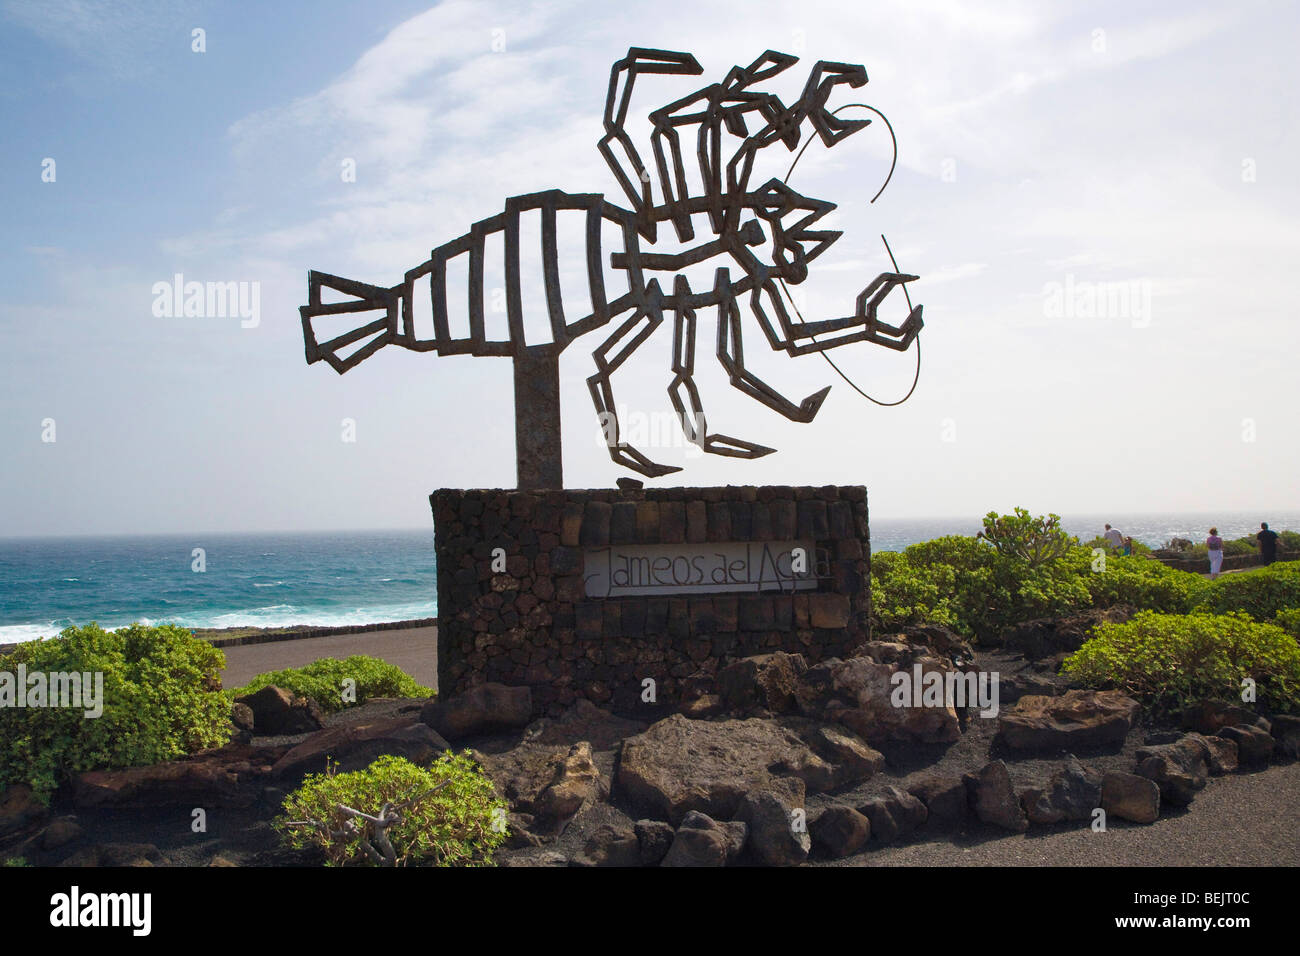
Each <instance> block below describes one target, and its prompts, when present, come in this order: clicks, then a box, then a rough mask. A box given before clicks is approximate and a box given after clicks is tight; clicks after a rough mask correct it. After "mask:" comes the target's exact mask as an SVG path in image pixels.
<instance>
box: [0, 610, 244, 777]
mask: <svg viewBox="0 0 1300 956" xmlns="http://www.w3.org/2000/svg"><path fill="white" fill-rule="evenodd" d="M19 665H24V666H25V668H26V672H27V673H28V674H29V675H31V674H33V673H36V672H41V673H46V674H48V673H51V672H64V673H67V672H77V673H86V672H89V673H90V674H92V675H94V674H102V675H103V691H102V698H101V700H100V704H101V705H102V707H103V713H102V714H101V715H100V716H99V717H86V716H85V713H86V710H87V709H90V708H86V707H80V708H72V707H48V706H47V707H28V708H17V707H0V789H2V788H3V787H4V786H6V785H8V784H11V783H26V784H28V785H30V786H31V788H32V790H33V791H34V792H36V793H37V794H39V795H41V796H42V797H48V796H49V794H50V793H51V792H53V791H54V789H55V788H56V787H57V786H58V785H59V784H60V783H62V782H63V781H65V780H67V779H68V778H70V777H71V776H73V775H75V774H77V773H80V772H81V771H83V770H96V769H102V768H109V767H132V766H139V765H144V764H151V763H157V762H159V761H162V760H169V759H172V758H174V757H179V756H182V755H183V754H187V753H193V752H194V751H196V750H201V749H204V748H207V747H215V746H220V745H222V744H224V743H226V741H227V740H228V739H229V732H230V703H229V701H228V700H227V699H226V697H225V696H224V695H223V694H222V693H221V690H220V688H221V682H220V679H219V677H218V675H219V674H220V672H221V669H222V668H223V667H224V666H225V655H223V654H222V653H221V651H220V650H218V649H217V648H215V647H213V646H212V645H211V644H209V643H208V642H207V641H203V640H200V639H199V638H196V637H194V636H193V635H192V634H191V633H190V632H189V631H188V630H187V629H185V628H182V627H175V626H172V625H165V626H161V627H144V626H142V625H139V624H132V625H131V626H130V627H124V628H120V629H118V630H116V631H112V632H108V631H105V630H103V629H101V628H100V627H99V626H98V625H97V624H94V623H91V624H88V625H86V626H85V627H81V628H76V627H70V628H67V629H66V630H65V631H63V633H62V634H61V635H59V637H58V638H52V639H50V640H45V641H30V642H28V643H25V644H22V645H20V646H19V647H18V648H17V649H16V650H14V651H13V652H12V653H10V654H7V655H5V656H4V657H0V672H8V673H10V674H16V673H17V672H18V667H19ZM92 684H93V678H92Z"/></svg>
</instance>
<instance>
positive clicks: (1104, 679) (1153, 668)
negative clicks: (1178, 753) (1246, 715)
mask: <svg viewBox="0 0 1300 956" xmlns="http://www.w3.org/2000/svg"><path fill="white" fill-rule="evenodd" d="M1061 672H1062V673H1064V674H1068V675H1070V676H1072V677H1074V678H1076V679H1077V680H1079V681H1080V682H1081V683H1083V684H1084V686H1087V687H1111V688H1116V689H1119V690H1123V691H1125V692H1127V693H1129V694H1132V695H1134V696H1136V697H1139V698H1141V699H1142V700H1143V701H1144V702H1145V703H1146V704H1147V705H1148V706H1150V707H1151V708H1152V709H1153V710H1155V711H1157V712H1167V711H1172V710H1175V709H1177V708H1180V707H1183V706H1185V705H1186V704H1188V703H1190V702H1192V701H1194V700H1200V699H1203V698H1210V699H1215V700H1223V701H1229V702H1233V703H1241V700H1242V697H1241V694H1242V690H1243V684H1242V682H1243V680H1244V679H1246V678H1251V679H1253V680H1254V682H1255V694H1256V700H1257V702H1258V704H1259V705H1260V706H1261V707H1263V708H1264V709H1265V710H1268V711H1269V712H1280V711H1285V712H1290V711H1296V710H1300V644H1297V643H1296V640H1295V638H1293V637H1292V636H1291V635H1289V634H1287V633H1286V632H1285V631H1283V630H1282V629H1281V628H1280V627H1277V626H1276V625H1273V624H1261V623H1259V622H1258V621H1254V620H1251V618H1250V617H1248V616H1247V615H1245V614H1242V613H1232V614H1205V613H1193V614H1160V613H1157V612H1154V611H1142V612H1141V613H1139V614H1137V615H1135V616H1134V617H1133V618H1132V619H1131V620H1129V621H1127V622H1125V623H1123V624H1102V625H1100V626H1099V627H1098V628H1097V629H1096V630H1095V632H1094V635H1093V637H1091V638H1090V639H1089V640H1087V641H1086V642H1084V644H1083V646H1082V647H1081V648H1079V650H1077V651H1076V652H1075V653H1074V654H1072V655H1070V656H1069V657H1067V658H1066V659H1065V661H1064V663H1063V664H1062V666H1061Z"/></svg>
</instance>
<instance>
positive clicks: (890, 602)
mask: <svg viewBox="0 0 1300 956" xmlns="http://www.w3.org/2000/svg"><path fill="white" fill-rule="evenodd" d="M953 579H954V572H953V570H952V569H951V568H948V567H947V566H946V565H942V564H940V565H937V566H936V567H935V568H932V569H926V568H922V567H919V566H917V565H914V564H912V563H911V562H910V561H908V560H907V558H906V557H904V556H903V555H902V554H899V553H898V552H896V551H884V552H880V553H878V554H873V555H872V556H871V615H872V627H873V628H874V629H876V630H885V631H890V630H898V629H901V628H905V627H912V626H915V625H920V624H937V625H941V626H943V627H950V628H956V627H958V621H957V618H956V615H955V613H954V611H953V608H952V605H951V603H950V602H949V601H948V595H949V594H950V593H951V592H952V582H953Z"/></svg>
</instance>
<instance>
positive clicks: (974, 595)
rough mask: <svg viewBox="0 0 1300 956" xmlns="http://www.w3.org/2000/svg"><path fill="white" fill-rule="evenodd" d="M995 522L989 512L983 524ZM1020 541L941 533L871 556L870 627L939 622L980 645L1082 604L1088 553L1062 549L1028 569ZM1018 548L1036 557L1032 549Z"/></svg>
mask: <svg viewBox="0 0 1300 956" xmlns="http://www.w3.org/2000/svg"><path fill="white" fill-rule="evenodd" d="M1018 517H1019V518H1020V519H1021V520H1022V521H1025V522H1026V523H1028V521H1033V522H1035V523H1036V522H1037V521H1039V520H1041V519H1025V518H1024V516H1023V514H1022V515H1019V516H1018ZM996 518H997V516H996V514H995V513H991V515H990V518H989V519H986V523H994V524H995V523H996ZM1011 537H1013V538H1014V537H1016V535H1014V534H1013V535H1012V536H1011ZM1024 540H1026V539H1021V540H1020V541H1017V542H1015V543H1011V544H1008V545H1007V546H1005V547H1004V548H1003V549H1002V550H999V548H998V547H996V546H995V545H994V544H993V543H992V542H991V541H989V540H986V539H981V538H978V537H966V536H962V535H948V536H945V537H941V538H935V539H933V540H931V541H924V542H921V543H919V544H914V545H911V546H910V547H908V548H906V549H905V550H904V551H902V552H901V553H900V554H898V555H897V556H896V557H893V558H891V559H889V560H888V561H886V562H884V563H883V564H882V565H881V566H880V567H877V566H876V557H874V556H873V558H872V562H873V566H872V598H871V599H872V607H873V613H874V614H875V619H876V622H877V624H878V625H880V626H882V627H885V628H888V627H890V626H895V625H900V626H902V625H906V624H918V623H932V624H943V625H945V626H948V627H951V628H953V629H954V630H956V631H958V632H959V633H961V634H963V635H965V636H966V637H970V638H973V639H975V640H977V641H979V640H982V639H983V640H988V639H989V638H991V637H994V636H996V635H998V634H1000V633H1001V632H1002V630H1003V629H1004V628H1006V627H1008V626H1009V625H1012V624H1017V623H1020V622H1021V621H1026V620H1029V619H1031V618H1035V617H1046V616H1050V615H1056V614H1066V613H1069V612H1070V611H1072V610H1076V609H1078V608H1080V607H1086V606H1088V604H1089V601H1090V594H1089V591H1088V587H1087V583H1086V580H1085V577H1084V576H1085V574H1086V573H1087V571H1088V559H1089V552H1087V551H1086V550H1084V549H1081V548H1075V547H1069V548H1067V549H1066V550H1065V551H1064V552H1060V553H1055V554H1054V555H1053V556H1051V557H1049V558H1046V559H1044V560H1042V561H1040V563H1038V564H1037V565H1034V564H1032V563H1031V561H1030V560H1029V559H1027V558H1025V557H1021V556H1020V555H1019V553H1018V551H1019V550H1020V548H1021V546H1022V545H1023V543H1024ZM1047 547H1048V548H1053V547H1054V546H1053V545H1051V544H1049V545H1047ZM1025 550H1026V553H1028V554H1034V553H1035V549H1034V546H1033V545H1029V546H1027V547H1026V548H1025ZM1037 553H1038V554H1040V555H1041V554H1042V553H1043V551H1037Z"/></svg>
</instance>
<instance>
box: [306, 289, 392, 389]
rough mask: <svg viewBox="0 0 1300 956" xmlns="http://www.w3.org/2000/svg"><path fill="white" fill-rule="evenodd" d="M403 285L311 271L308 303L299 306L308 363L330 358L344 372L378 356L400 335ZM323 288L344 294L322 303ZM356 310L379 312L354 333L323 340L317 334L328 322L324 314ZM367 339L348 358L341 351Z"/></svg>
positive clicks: (332, 363) (340, 371) (355, 329)
mask: <svg viewBox="0 0 1300 956" xmlns="http://www.w3.org/2000/svg"><path fill="white" fill-rule="evenodd" d="M400 289H401V287H400V286H399V287H397V288H392V289H385V288H383V287H381V286H376V285H369V284H367V283H365V282H355V281H353V280H351V279H342V278H339V277H338V276H332V275H329V274H328V273H325V272H314V271H313V272H308V273H307V303H308V304H307V305H303V306H299V307H298V312H299V313H300V314H301V315H302V338H303V343H304V344H305V345H306V347H307V363H308V364H309V365H310V364H311V363H312V362H319V361H322V360H323V361H326V362H328V363H329V364H330V366H331V367H332V368H333V369H334V371H336V372H338V373H339V374H340V375H342V374H343V373H344V372H346V371H347V370H348V369H350V368H352V367H354V366H356V365H357V364H359V363H360V362H362V361H364V360H365V359H368V358H369V357H370V356H372V355H374V354H375V353H376V352H378V351H379V350H380V349H381V348H383V347H384V346H385V345H388V344H390V343H391V342H393V341H394V340H395V339H396V338H397V331H398V330H397V323H398V321H399V316H400V314H401V291H400ZM322 291H330V292H334V293H341V296H337V295H336V296H334V298H335V299H336V301H333V302H322V301H321V294H322ZM352 312H362V313H364V312H371V313H379V314H378V315H374V316H372V317H371V320H370V321H368V322H367V323H366V324H364V325H359V326H357V327H356V328H354V329H352V330H351V331H350V332H344V333H343V334H342V335H335V336H334V337H332V338H330V339H327V340H326V341H324V342H321V341H320V340H319V338H318V336H317V327H318V325H323V324H327V323H326V322H323V321H322V317H324V316H335V315H342V314H345V313H352ZM366 339H369V341H365V343H364V344H363V345H361V347H360V348H357V349H355V350H354V351H352V352H351V353H350V354H348V355H347V356H346V357H345V356H343V355H341V354H340V353H341V352H342V351H344V350H346V349H348V347H349V346H351V345H354V344H356V343H357V342H362V341H363V340H366Z"/></svg>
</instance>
